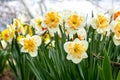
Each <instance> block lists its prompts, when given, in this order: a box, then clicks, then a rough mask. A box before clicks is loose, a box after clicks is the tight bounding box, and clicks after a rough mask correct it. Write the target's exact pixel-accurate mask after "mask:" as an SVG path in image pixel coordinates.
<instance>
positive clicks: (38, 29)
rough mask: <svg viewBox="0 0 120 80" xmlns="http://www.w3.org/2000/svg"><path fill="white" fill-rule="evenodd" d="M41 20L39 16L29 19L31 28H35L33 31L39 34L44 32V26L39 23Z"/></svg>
mask: <svg viewBox="0 0 120 80" xmlns="http://www.w3.org/2000/svg"><path fill="white" fill-rule="evenodd" d="M41 23H42V20H41V18H40V17H39V16H38V17H35V18H34V19H32V20H31V22H30V24H31V25H32V26H33V28H34V29H35V33H36V34H39V35H41V34H42V33H44V32H45V31H46V28H45V26H42V25H41Z"/></svg>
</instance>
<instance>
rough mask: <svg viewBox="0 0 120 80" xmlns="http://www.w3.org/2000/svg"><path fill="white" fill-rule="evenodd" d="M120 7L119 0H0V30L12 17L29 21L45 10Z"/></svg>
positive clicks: (87, 9) (83, 10) (83, 9)
mask: <svg viewBox="0 0 120 80" xmlns="http://www.w3.org/2000/svg"><path fill="white" fill-rule="evenodd" d="M119 7H120V0H0V31H2V30H3V29H4V28H5V27H6V25H7V24H10V23H11V22H12V20H13V19H14V18H17V17H23V18H24V20H25V21H29V20H30V19H32V18H33V17H35V16H42V15H43V14H44V13H45V12H46V11H47V10H49V9H55V10H57V11H61V10H64V9H68V10H72V11H76V12H78V13H81V12H82V13H84V14H91V12H92V11H93V12H98V11H102V12H104V13H105V12H107V11H109V10H110V9H113V8H119Z"/></svg>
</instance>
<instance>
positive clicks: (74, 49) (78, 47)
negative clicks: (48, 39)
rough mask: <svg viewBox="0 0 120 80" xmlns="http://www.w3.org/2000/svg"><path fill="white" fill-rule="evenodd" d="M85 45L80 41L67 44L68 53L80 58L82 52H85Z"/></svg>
mask: <svg viewBox="0 0 120 80" xmlns="http://www.w3.org/2000/svg"><path fill="white" fill-rule="evenodd" d="M85 50H86V49H85V47H84V45H83V44H80V43H74V44H69V45H68V51H69V52H70V54H72V55H73V56H74V57H78V58H81V56H82V53H83V52H85Z"/></svg>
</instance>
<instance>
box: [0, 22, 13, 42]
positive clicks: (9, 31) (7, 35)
mask: <svg viewBox="0 0 120 80" xmlns="http://www.w3.org/2000/svg"><path fill="white" fill-rule="evenodd" d="M7 26H8V27H7V28H6V29H4V30H3V31H2V32H1V38H2V40H5V41H7V42H9V43H11V41H12V39H13V37H14V34H15V30H14V26H13V25H12V24H10V25H7Z"/></svg>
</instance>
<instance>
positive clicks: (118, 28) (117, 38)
mask: <svg viewBox="0 0 120 80" xmlns="http://www.w3.org/2000/svg"><path fill="white" fill-rule="evenodd" d="M112 31H113V32H114V36H113V41H114V43H115V45H116V46H118V45H120V22H117V21H116V23H114V25H113V24H112Z"/></svg>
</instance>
